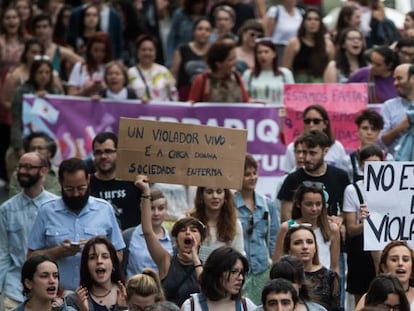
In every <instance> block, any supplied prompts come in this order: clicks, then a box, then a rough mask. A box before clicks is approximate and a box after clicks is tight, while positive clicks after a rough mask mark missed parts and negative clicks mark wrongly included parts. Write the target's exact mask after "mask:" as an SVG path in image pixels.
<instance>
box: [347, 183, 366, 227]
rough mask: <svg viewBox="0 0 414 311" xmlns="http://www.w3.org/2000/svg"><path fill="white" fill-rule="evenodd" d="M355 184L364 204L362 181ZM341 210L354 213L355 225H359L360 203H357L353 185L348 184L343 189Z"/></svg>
mask: <svg viewBox="0 0 414 311" xmlns="http://www.w3.org/2000/svg"><path fill="white" fill-rule="evenodd" d="M356 184H357V186H358V187H359V190H360V191H361V194H362V198H363V201H364V202H365V200H366V199H365V198H366V192H365V187H364V181H363V180H358V181H357V182H356ZM342 210H343V211H344V212H349V213H356V223H359V210H360V202H359V198H358V194H357V191H356V189H355V186H354V185H353V184H349V185H348V186H346V188H345V191H344V203H343V207H342Z"/></svg>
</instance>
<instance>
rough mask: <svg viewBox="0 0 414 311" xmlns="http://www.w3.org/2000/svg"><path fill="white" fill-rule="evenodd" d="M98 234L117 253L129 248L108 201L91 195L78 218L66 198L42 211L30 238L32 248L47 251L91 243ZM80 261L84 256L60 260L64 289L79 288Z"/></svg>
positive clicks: (55, 201)
mask: <svg viewBox="0 0 414 311" xmlns="http://www.w3.org/2000/svg"><path fill="white" fill-rule="evenodd" d="M98 235H100V236H105V237H106V238H108V239H109V240H110V241H111V242H112V244H113V245H114V247H115V249H116V250H122V249H123V248H124V247H125V243H124V240H123V238H122V233H121V230H120V229H119V225H118V223H117V221H116V218H115V214H114V211H113V209H112V206H111V205H110V204H109V203H108V202H106V201H105V200H102V199H97V198H94V197H92V196H90V197H89V200H88V203H87V204H86V206H85V207H84V208H83V209H82V210H81V212H80V213H79V215H78V214H75V213H74V212H72V211H71V210H69V209H68V208H67V207H66V205H65V203H64V202H63V200H62V198H57V199H55V200H52V201H49V202H47V203H45V204H43V205H42V207H41V208H40V210H39V214H38V215H37V218H36V220H35V223H34V225H33V230H32V232H31V235H30V237H29V243H28V248H29V249H30V250H39V249H47V248H52V247H55V246H59V245H61V243H62V241H63V240H65V239H69V240H70V241H79V240H82V239H86V240H89V239H91V238H93V237H95V236H98ZM80 258H81V254H80V253H77V254H76V255H75V256H69V257H62V258H59V259H58V260H57V262H58V265H59V276H60V277H59V280H60V286H61V287H62V288H63V289H65V290H75V289H76V287H78V286H79V269H80Z"/></svg>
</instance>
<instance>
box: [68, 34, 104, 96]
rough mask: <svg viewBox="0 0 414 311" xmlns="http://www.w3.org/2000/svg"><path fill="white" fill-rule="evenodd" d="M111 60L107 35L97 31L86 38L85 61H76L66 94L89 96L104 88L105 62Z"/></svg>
mask: <svg viewBox="0 0 414 311" xmlns="http://www.w3.org/2000/svg"><path fill="white" fill-rule="evenodd" d="M111 60H112V48H111V42H110V41H109V35H108V34H107V33H105V32H97V33H95V34H93V35H92V36H91V37H89V39H88V44H87V46H86V58H85V62H77V63H76V64H75V66H74V67H73V69H72V72H71V74H70V77H69V81H68V94H69V95H75V96H90V95H93V94H96V93H99V92H100V91H101V90H103V88H104V83H103V77H104V73H105V64H107V63H108V62H110V61H111Z"/></svg>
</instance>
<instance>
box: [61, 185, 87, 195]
mask: <svg viewBox="0 0 414 311" xmlns="http://www.w3.org/2000/svg"><path fill="white" fill-rule="evenodd" d="M62 189H63V191H65V192H66V193H68V194H73V193H75V191H77V192H78V193H85V192H86V190H88V185H82V186H77V187H69V186H68V187H62Z"/></svg>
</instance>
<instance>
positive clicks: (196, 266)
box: [194, 265, 203, 269]
mask: <svg viewBox="0 0 414 311" xmlns="http://www.w3.org/2000/svg"><path fill="white" fill-rule="evenodd" d="M198 267H203V265H195V266H194V269H195V268H198Z"/></svg>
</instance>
